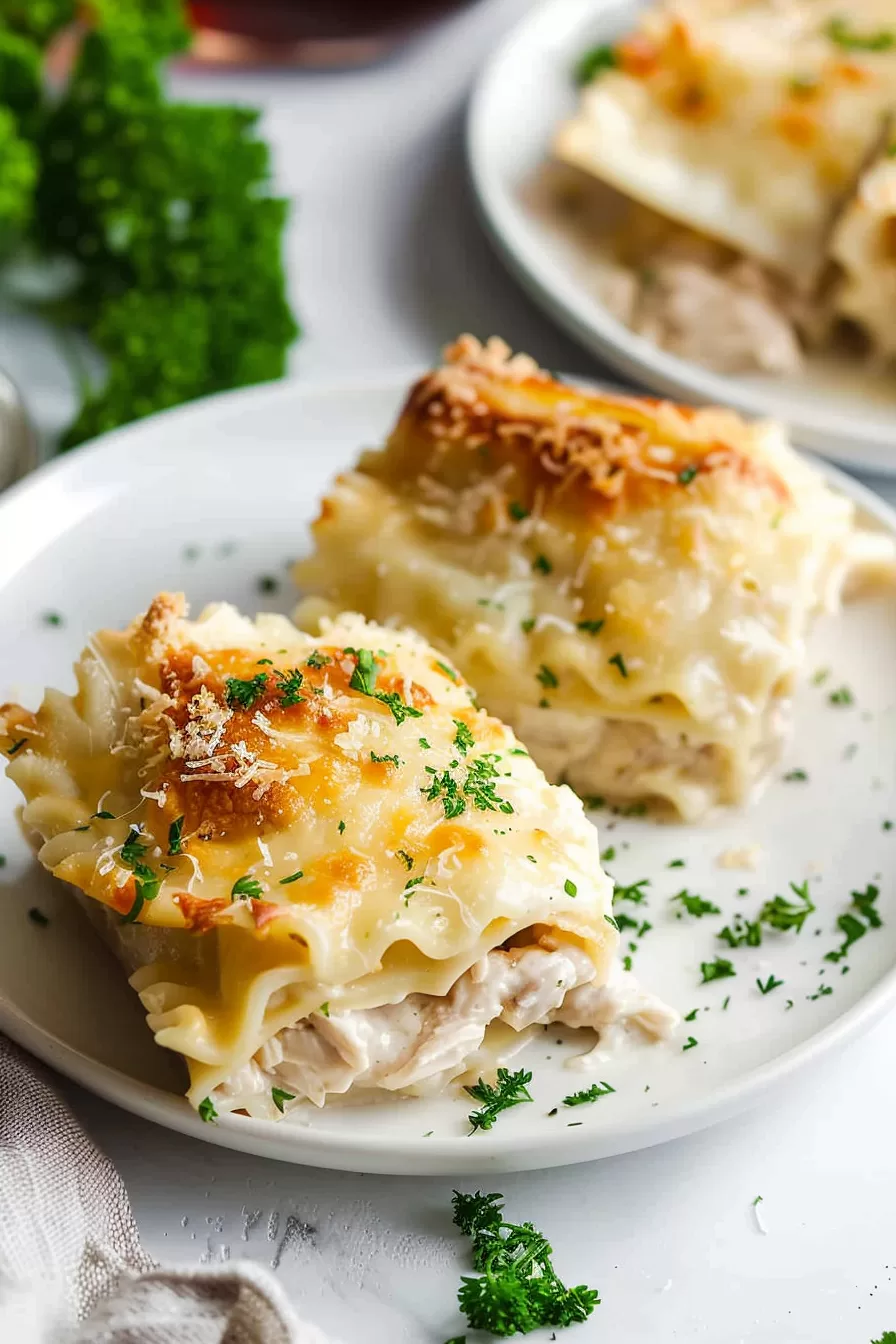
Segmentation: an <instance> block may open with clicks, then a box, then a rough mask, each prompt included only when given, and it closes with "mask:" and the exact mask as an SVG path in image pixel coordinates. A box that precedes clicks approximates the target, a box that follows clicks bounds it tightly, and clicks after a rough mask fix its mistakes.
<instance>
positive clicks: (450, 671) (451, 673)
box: [436, 659, 457, 681]
mask: <svg viewBox="0 0 896 1344" xmlns="http://www.w3.org/2000/svg"><path fill="white" fill-rule="evenodd" d="M436 667H437V668H438V669H439V671H440V672H444V673H445V676H446V677H447V678H448V679H449V681H457V673H456V672H455V670H454V668H453V667H449V666H448V664H447V663H440V662H439V661H438V659H436Z"/></svg>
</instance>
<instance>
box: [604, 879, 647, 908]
mask: <svg viewBox="0 0 896 1344" xmlns="http://www.w3.org/2000/svg"><path fill="white" fill-rule="evenodd" d="M649 886H650V878H649V877H642V878H641V880H640V881H639V882H632V883H631V885H630V886H628V887H623V886H621V885H620V884H619V883H618V882H617V883H616V885H615V886H614V888H613V900H614V902H615V901H632V902H633V903H634V904H635V905H640V904H641V902H642V901H646V900H647V892H646V891H643V890H642V888H643V887H649Z"/></svg>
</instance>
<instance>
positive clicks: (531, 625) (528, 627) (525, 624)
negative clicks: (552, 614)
mask: <svg viewBox="0 0 896 1344" xmlns="http://www.w3.org/2000/svg"><path fill="white" fill-rule="evenodd" d="M520 629H521V630H522V632H523V634H524V635H531V633H532V631H533V630H534V629H535V617H534V616H527V617H526V619H525V620H524V621H520Z"/></svg>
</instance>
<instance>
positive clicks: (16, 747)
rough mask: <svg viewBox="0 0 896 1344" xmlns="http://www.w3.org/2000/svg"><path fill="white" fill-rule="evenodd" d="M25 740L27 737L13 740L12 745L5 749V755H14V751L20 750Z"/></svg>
mask: <svg viewBox="0 0 896 1344" xmlns="http://www.w3.org/2000/svg"><path fill="white" fill-rule="evenodd" d="M27 741H28V739H27V737H20V738H19V740H18V742H13V744H12V746H11V747H7V749H6V754H7V756H15V754H16V752H17V751H21V750H22V748H23V747H24V745H25V743H26V742H27Z"/></svg>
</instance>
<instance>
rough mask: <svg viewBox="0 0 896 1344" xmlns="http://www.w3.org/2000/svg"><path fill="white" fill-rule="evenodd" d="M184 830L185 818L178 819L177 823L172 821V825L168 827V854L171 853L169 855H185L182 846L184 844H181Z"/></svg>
mask: <svg viewBox="0 0 896 1344" xmlns="http://www.w3.org/2000/svg"><path fill="white" fill-rule="evenodd" d="M183 830H184V819H183V817H178V818H177V820H176V821H172V823H171V825H170V826H169V827H168V853H169V854H182V853H183V845H182V843H181V837H182V835H183Z"/></svg>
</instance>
